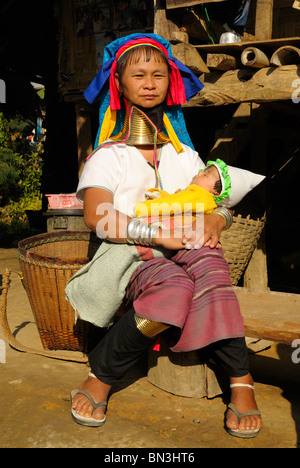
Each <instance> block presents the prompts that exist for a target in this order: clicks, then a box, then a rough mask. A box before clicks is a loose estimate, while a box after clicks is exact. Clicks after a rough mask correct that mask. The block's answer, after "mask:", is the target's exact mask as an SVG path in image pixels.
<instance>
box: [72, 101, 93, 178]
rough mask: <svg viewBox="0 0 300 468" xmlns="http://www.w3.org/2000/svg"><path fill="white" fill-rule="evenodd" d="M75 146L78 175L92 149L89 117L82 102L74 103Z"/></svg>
mask: <svg viewBox="0 0 300 468" xmlns="http://www.w3.org/2000/svg"><path fill="white" fill-rule="evenodd" d="M75 110H76V129H77V148H78V177H80V175H81V172H82V170H83V167H84V162H85V159H86V157H87V156H88V155H89V154H90V153H91V152H92V150H93V143H92V132H91V118H90V113H89V111H88V109H87V106H86V104H85V103H84V102H80V103H76V104H75Z"/></svg>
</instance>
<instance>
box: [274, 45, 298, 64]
mask: <svg viewBox="0 0 300 468" xmlns="http://www.w3.org/2000/svg"><path fill="white" fill-rule="evenodd" d="M270 63H271V65H273V66H276V67H282V66H283V65H297V64H298V63H300V49H298V48H297V47H294V46H282V47H280V48H279V49H277V50H276V51H275V52H274V54H273V55H272V57H271V60H270Z"/></svg>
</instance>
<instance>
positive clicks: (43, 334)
mask: <svg viewBox="0 0 300 468" xmlns="http://www.w3.org/2000/svg"><path fill="white" fill-rule="evenodd" d="M99 245H100V244H99V239H98V241H97V238H96V237H95V236H93V235H91V233H90V232H89V231H58V232H50V233H46V234H40V235H37V236H34V237H29V238H27V239H24V240H22V241H21V242H19V245H18V253H19V262H20V268H21V271H22V275H23V285H24V287H25V290H26V292H27V295H28V298H29V302H30V305H31V309H32V312H33V315H34V318H35V322H36V325H37V328H38V331H39V334H40V338H41V341H42V345H43V347H44V349H51V350H53V349H61V350H63V349H65V350H73V351H82V352H84V353H86V352H87V351H88V347H89V344H90V343H91V342H92V341H93V340H94V339H95V335H96V334H97V329H96V327H94V326H92V325H90V324H89V323H88V322H85V321H82V320H77V322H76V325H75V326H74V310H73V308H72V306H71V305H70V303H69V302H68V301H67V300H66V299H65V286H66V283H67V281H68V280H69V279H70V278H71V277H72V276H73V275H74V274H75V273H76V271H78V270H79V269H80V268H81V267H82V266H83V265H85V264H86V263H87V262H88V261H89V260H90V259H91V258H92V257H93V255H94V253H95V252H96V249H97V248H98V247H99Z"/></svg>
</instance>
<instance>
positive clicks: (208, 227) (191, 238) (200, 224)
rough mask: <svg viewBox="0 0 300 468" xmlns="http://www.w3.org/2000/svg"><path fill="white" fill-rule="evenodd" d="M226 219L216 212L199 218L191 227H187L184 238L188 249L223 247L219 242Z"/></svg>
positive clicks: (184, 243) (183, 240)
mask: <svg viewBox="0 0 300 468" xmlns="http://www.w3.org/2000/svg"><path fill="white" fill-rule="evenodd" d="M224 227H225V220H224V219H223V218H222V217H221V216H219V215H217V214H214V213H211V214H209V215H204V216H203V217H199V218H197V219H196V220H195V221H194V222H193V223H192V226H191V228H188V229H185V233H184V236H183V238H182V242H183V245H184V246H185V248H186V249H200V248H201V247H210V248H211V249H214V248H217V249H219V248H221V244H220V242H219V240H220V237H221V234H222V231H223V229H224Z"/></svg>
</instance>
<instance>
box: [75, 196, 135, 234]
mask: <svg viewBox="0 0 300 468" xmlns="http://www.w3.org/2000/svg"><path fill="white" fill-rule="evenodd" d="M130 220H131V218H130V217H129V216H127V215H125V214H123V213H120V212H119V211H117V210H115V209H114V206H113V195H112V194H111V192H109V191H108V190H105V189H102V188H98V187H90V188H87V189H86V190H85V195H84V221H85V224H86V225H87V227H88V228H89V229H91V230H92V231H93V232H96V233H97V236H98V237H100V238H102V239H106V240H108V241H110V242H115V243H126V237H127V225H128V223H129V221H130Z"/></svg>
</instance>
